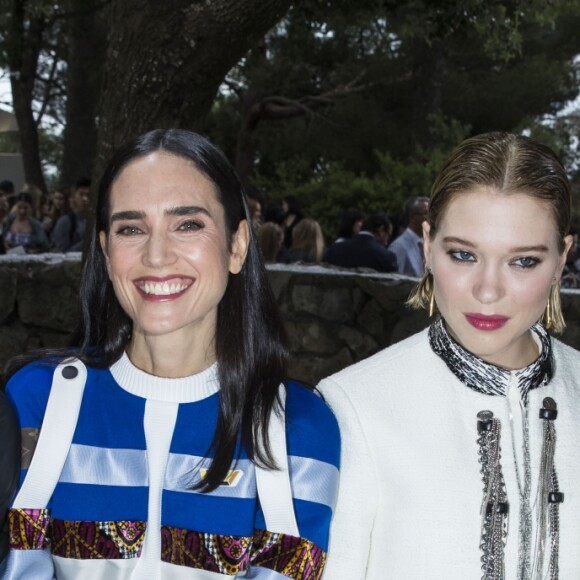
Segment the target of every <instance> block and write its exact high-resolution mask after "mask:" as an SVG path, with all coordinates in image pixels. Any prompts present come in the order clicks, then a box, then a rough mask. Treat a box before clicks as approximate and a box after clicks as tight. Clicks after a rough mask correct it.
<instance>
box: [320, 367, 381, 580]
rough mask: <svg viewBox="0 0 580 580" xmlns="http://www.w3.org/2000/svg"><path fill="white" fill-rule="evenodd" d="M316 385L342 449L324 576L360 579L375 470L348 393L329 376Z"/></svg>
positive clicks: (375, 492) (373, 510)
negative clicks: (333, 420) (332, 416)
mask: <svg viewBox="0 0 580 580" xmlns="http://www.w3.org/2000/svg"><path fill="white" fill-rule="evenodd" d="M318 389H319V390H320V391H321V392H322V394H323V396H324V399H325V400H326V402H327V403H328V405H329V406H330V408H331V409H332V411H333V412H334V414H335V415H336V418H337V420H338V425H339V428H340V434H341V441H342V453H341V459H340V463H341V465H340V481H339V486H338V502H337V505H336V509H335V511H334V515H333V519H332V522H331V526H330V545H329V548H328V556H327V558H328V559H327V564H326V568H325V570H324V574H323V576H322V577H323V579H325V580H347V579H348V580H363V579H365V578H366V569H367V562H368V560H369V553H370V551H371V543H372V532H373V526H374V520H375V513H376V509H377V504H378V485H377V473H376V466H375V463H374V460H373V458H372V455H371V452H370V447H369V445H368V441H367V437H366V434H365V433H364V429H363V422H362V421H361V419H363V420H364V417H362V418H361V417H359V414H358V410H357V409H356V407H355V405H353V403H352V401H351V399H350V398H349V396H348V393H347V392H345V390H344V389H343V388H342V386H341V385H339V384H338V383H336V382H334V381H333V380H331V379H325V380H323V381H322V382H321V383H320V385H318Z"/></svg>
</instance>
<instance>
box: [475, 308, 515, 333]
mask: <svg viewBox="0 0 580 580" xmlns="http://www.w3.org/2000/svg"><path fill="white" fill-rule="evenodd" d="M464 316H465V318H466V319H467V322H469V324H471V326H473V327H474V328H477V330H498V329H500V328H502V327H503V326H504V325H505V324H506V322H507V321H508V320H509V317H507V316H500V315H498V314H492V315H489V316H488V315H486V314H478V313H474V312H468V313H467V314H465V315H464Z"/></svg>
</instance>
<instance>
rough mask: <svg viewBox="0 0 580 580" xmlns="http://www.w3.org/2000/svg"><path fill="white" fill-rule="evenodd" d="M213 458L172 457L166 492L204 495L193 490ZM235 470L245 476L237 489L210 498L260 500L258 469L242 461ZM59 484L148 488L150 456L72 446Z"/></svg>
mask: <svg viewBox="0 0 580 580" xmlns="http://www.w3.org/2000/svg"><path fill="white" fill-rule="evenodd" d="M211 461H212V460H211V458H208V457H200V456H197V455H185V454H183V453H170V454H169V459H168V461H167V471H166V473H165V481H164V484H163V487H164V489H168V490H171V491H177V492H181V493H201V492H200V491H199V490H196V489H193V486H194V485H195V484H196V483H198V482H199V481H200V468H202V467H205V468H206V469H207V468H209V466H210V465H211ZM232 469H236V470H238V471H240V472H241V474H240V477H239V479H238V480H237V481H236V483H235V485H232V486H227V485H223V486H220V487H218V488H217V489H216V490H214V491H212V492H211V493H209V494H205V495H210V496H212V497H234V498H248V499H252V498H255V497H256V478H255V473H254V465H253V463H252V462H251V461H250V460H249V459H240V460H239V461H236V462H234V463H233V464H232ZM59 481H60V482H61V483H77V484H85V485H107V486H119V487H145V486H147V482H148V475H147V452H146V451H145V450H141V449H108V448H104V447H93V446H91V445H79V444H73V445H71V448H70V452H69V455H68V457H67V460H66V463H65V466H64V468H63V471H62V474H61V476H60V479H59Z"/></svg>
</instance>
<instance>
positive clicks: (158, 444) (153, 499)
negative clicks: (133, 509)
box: [135, 401, 179, 580]
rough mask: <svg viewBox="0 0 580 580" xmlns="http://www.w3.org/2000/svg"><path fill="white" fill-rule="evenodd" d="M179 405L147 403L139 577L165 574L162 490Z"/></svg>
mask: <svg viewBox="0 0 580 580" xmlns="http://www.w3.org/2000/svg"><path fill="white" fill-rule="evenodd" d="M178 408H179V404H178V403H169V402H165V401H147V403H146V404H145V418H144V426H145V440H146V443H147V462H148V471H149V504H148V515H147V531H146V532H145V540H144V541H143V551H142V552H141V557H140V558H139V563H138V564H137V568H136V570H135V577H136V578H139V580H157V579H160V578H161V572H160V569H159V568H160V563H161V494H162V492H163V479H164V477H165V470H166V468H167V458H168V456H169V447H170V445H171V439H172V436H173V430H174V428H175V421H176V419H177V410H178Z"/></svg>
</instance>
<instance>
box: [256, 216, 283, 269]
mask: <svg viewBox="0 0 580 580" xmlns="http://www.w3.org/2000/svg"><path fill="white" fill-rule="evenodd" d="M256 236H257V238H258V245H259V246H260V250H261V251H262V257H263V258H264V262H265V263H266V264H274V263H276V262H278V261H279V260H278V258H279V256H280V248H281V247H282V242H283V241H284V233H283V232H282V228H281V227H280V226H279V225H278V224H275V223H274V222H266V223H265V224H262V227H261V228H260V229H259V230H258V233H257V234H256Z"/></svg>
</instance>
